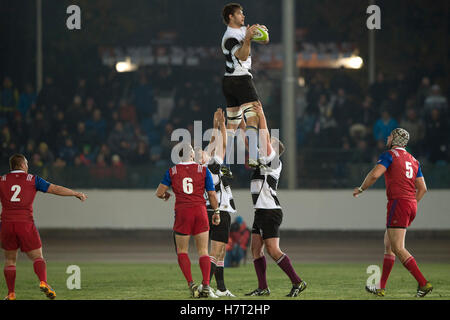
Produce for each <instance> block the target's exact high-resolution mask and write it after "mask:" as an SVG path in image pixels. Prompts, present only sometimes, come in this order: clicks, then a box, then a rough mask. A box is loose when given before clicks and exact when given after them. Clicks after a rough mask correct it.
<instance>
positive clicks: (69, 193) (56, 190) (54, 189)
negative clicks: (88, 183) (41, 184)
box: [47, 184, 87, 201]
mask: <svg viewBox="0 0 450 320" xmlns="http://www.w3.org/2000/svg"><path fill="white" fill-rule="evenodd" d="M47 193H51V194H55V195H57V196H63V197H77V198H78V199H80V200H81V201H85V200H86V199H87V195H85V194H84V193H83V192H77V191H74V190H72V189H69V188H66V187H63V186H58V185H55V184H50V186H49V187H48V190H47Z"/></svg>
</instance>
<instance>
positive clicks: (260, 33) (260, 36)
mask: <svg viewBox="0 0 450 320" xmlns="http://www.w3.org/2000/svg"><path fill="white" fill-rule="evenodd" d="M267 39H269V33H268V32H267V31H266V30H264V29H263V28H261V27H257V28H256V33H255V35H254V36H253V38H252V41H259V42H264V41H267Z"/></svg>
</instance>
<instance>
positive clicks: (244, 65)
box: [222, 27, 252, 76]
mask: <svg viewBox="0 0 450 320" xmlns="http://www.w3.org/2000/svg"><path fill="white" fill-rule="evenodd" d="M246 32H247V27H240V28H239V29H238V28H231V27H227V30H226V31H225V34H224V35H223V37H222V52H223V54H224V55H225V60H226V61H225V64H226V65H225V76H243V75H249V76H252V74H251V73H250V69H251V67H252V58H251V56H250V55H249V56H248V58H247V60H245V61H241V60H239V59H238V58H236V56H235V55H234V54H235V53H236V51H237V50H238V49H239V48H241V47H242V43H243V42H244V38H245V33H246Z"/></svg>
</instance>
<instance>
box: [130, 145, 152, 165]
mask: <svg viewBox="0 0 450 320" xmlns="http://www.w3.org/2000/svg"><path fill="white" fill-rule="evenodd" d="M149 162H150V152H149V150H148V145H147V144H146V143H145V142H143V141H140V142H139V143H138V147H137V150H136V153H135V154H134V155H133V156H132V160H131V163H132V164H134V165H148V163H149Z"/></svg>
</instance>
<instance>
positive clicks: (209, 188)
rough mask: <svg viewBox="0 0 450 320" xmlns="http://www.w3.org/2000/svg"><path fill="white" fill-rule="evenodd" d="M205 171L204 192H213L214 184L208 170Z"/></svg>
mask: <svg viewBox="0 0 450 320" xmlns="http://www.w3.org/2000/svg"><path fill="white" fill-rule="evenodd" d="M205 169H206V175H205V190H206V191H215V190H216V188H214V182H213V178H212V175H211V171H209V169H208V168H205Z"/></svg>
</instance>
